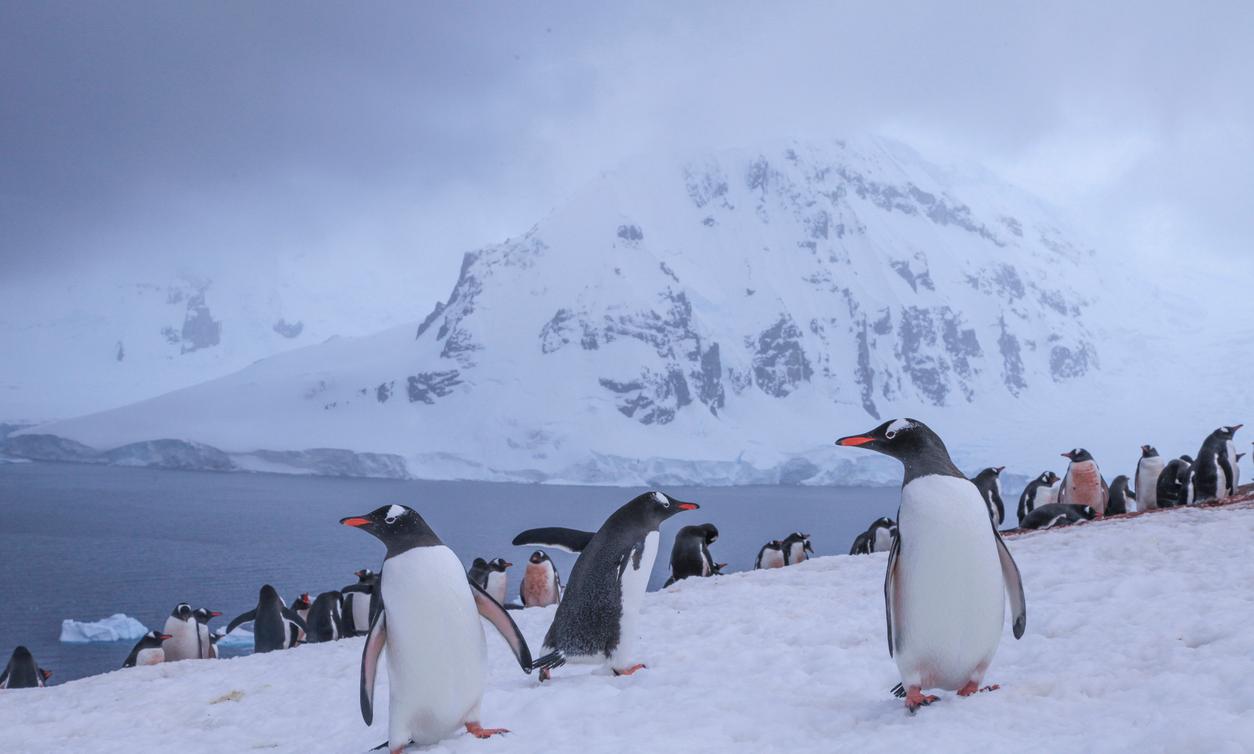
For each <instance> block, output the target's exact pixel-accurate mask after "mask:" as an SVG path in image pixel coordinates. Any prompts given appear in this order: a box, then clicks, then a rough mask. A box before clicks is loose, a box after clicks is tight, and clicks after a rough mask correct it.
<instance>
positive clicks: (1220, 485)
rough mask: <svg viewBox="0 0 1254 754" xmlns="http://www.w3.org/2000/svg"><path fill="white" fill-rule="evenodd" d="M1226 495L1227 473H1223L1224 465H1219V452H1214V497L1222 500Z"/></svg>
mask: <svg viewBox="0 0 1254 754" xmlns="http://www.w3.org/2000/svg"><path fill="white" fill-rule="evenodd" d="M1226 497H1228V475H1227V474H1225V473H1224V467H1223V466H1220V465H1219V454H1218V453H1216V454H1215V499H1216V500H1223V499H1224V498H1226Z"/></svg>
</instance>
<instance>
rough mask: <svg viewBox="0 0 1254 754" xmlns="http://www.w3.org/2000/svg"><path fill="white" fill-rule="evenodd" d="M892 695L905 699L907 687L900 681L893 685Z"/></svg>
mask: <svg viewBox="0 0 1254 754" xmlns="http://www.w3.org/2000/svg"><path fill="white" fill-rule="evenodd" d="M892 695H893V696H895V697H897V698H898V699H905V698H906V687H905V686H903V685H901V684H900V683H899V684H897V685H896V686H893V690H892Z"/></svg>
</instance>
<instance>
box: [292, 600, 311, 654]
mask: <svg viewBox="0 0 1254 754" xmlns="http://www.w3.org/2000/svg"><path fill="white" fill-rule="evenodd" d="M311 607H313V597H310V596H309V592H301V593H300V596H299V597H297V598H296V599H294V600H292V612H294V613H296V614H297V615H299V616H300V619H301V620H303V621H305V625H306V626H308V625H309V608H311ZM304 640H305V632H304V631H303V630H302V629H300V628H299V627H298V628H297V629H296V639H295V640H294V641H293V642H292V646H296V645H297V644H299V643H301V642H302V641H304Z"/></svg>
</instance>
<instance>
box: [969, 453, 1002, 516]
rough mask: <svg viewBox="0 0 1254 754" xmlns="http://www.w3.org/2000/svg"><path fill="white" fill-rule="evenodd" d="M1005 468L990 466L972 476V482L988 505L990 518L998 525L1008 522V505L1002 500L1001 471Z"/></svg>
mask: <svg viewBox="0 0 1254 754" xmlns="http://www.w3.org/2000/svg"><path fill="white" fill-rule="evenodd" d="M1005 469H1006V467H1005V466H989V467H988V468H987V469H984V470H982V471H981V472H980V473H978V474H976V475H975V476H973V477H971V483H972V484H974V485H975V488H976V489H977V490H979V491H980V497H982V498H984V503H985V504H986V505H987V506H988V516H989V518H991V519H993V523H994V524H997V525H998V526H1001V525H1002V524H1004V523H1006V506H1005V505H1004V504H1003V503H1002V501H1001V472H1003V471H1005Z"/></svg>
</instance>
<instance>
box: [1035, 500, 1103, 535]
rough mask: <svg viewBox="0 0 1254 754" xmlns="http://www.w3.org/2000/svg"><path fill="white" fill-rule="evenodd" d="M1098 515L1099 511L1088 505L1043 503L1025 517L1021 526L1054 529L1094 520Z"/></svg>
mask: <svg viewBox="0 0 1254 754" xmlns="http://www.w3.org/2000/svg"><path fill="white" fill-rule="evenodd" d="M1096 516H1097V511H1095V510H1093V509H1092V508H1090V507H1089V506H1087V505H1066V504H1064V503H1050V504H1049V505H1042V506H1041V507H1039V508H1037V509H1036V510H1034V511H1032V512H1031V513H1029V514H1028V515H1027V517H1026V518H1024V519H1023V523H1022V524H1020V528H1023V529H1052V528H1054V527H1057V526H1067V525H1069V524H1075V523H1079V522H1080V521H1092V520H1093V519H1094V518H1095V517H1096Z"/></svg>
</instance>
